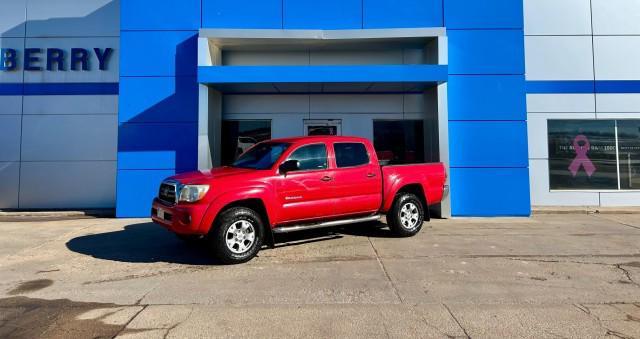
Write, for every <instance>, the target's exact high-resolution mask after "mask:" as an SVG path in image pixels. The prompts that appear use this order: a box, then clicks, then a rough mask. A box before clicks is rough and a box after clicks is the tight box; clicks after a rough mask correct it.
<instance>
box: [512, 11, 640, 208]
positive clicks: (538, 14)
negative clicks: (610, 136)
mask: <svg viewBox="0 0 640 339" xmlns="http://www.w3.org/2000/svg"><path fill="white" fill-rule="evenodd" d="M524 10H525V35H526V36H525V51H526V67H527V69H526V72H527V75H526V77H527V80H529V81H532V80H533V81H540V80H550V81H562V80H589V81H594V80H640V37H639V36H637V35H638V34H640V1H638V0H615V1H612V0H562V1H558V0H524ZM592 18H593V20H592ZM634 35H635V36H634ZM527 112H528V113H527V114H528V129H529V131H528V132H529V133H528V135H529V157H530V159H529V164H530V175H531V181H530V182H531V202H532V205H534V206H536V205H538V206H543V205H565V206H569V205H579V206H622V205H640V192H628V191H614V192H611V191H597V190H595V191H588V192H586V191H583V192H577V191H573V192H568V191H565V192H559V191H553V192H552V191H551V190H550V189H549V160H548V144H547V120H549V119H618V118H632V119H640V94H528V95H527Z"/></svg>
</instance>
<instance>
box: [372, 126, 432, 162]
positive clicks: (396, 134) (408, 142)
mask: <svg viewBox="0 0 640 339" xmlns="http://www.w3.org/2000/svg"><path fill="white" fill-rule="evenodd" d="M373 144H374V147H375V149H376V153H377V155H378V159H379V160H380V161H381V163H383V164H384V163H389V164H411V163H420V162H424V128H423V122H422V120H377V121H374V122H373Z"/></svg>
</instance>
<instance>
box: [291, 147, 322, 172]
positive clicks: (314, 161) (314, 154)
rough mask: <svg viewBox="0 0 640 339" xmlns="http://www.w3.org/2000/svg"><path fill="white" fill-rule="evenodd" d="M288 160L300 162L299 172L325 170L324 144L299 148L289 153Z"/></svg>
mask: <svg viewBox="0 0 640 339" xmlns="http://www.w3.org/2000/svg"><path fill="white" fill-rule="evenodd" d="M289 160H298V161H299V162H300V169H299V171H309V170H320V169H326V168H327V147H326V146H325V145H324V144H317V145H307V146H303V147H300V148H298V149H297V150H295V151H294V152H293V153H291V155H290V156H289Z"/></svg>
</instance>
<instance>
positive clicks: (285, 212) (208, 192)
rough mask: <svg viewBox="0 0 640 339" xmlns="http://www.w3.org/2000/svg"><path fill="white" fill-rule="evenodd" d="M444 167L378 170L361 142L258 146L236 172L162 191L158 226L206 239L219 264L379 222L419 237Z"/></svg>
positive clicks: (184, 177) (174, 183)
mask: <svg viewBox="0 0 640 339" xmlns="http://www.w3.org/2000/svg"><path fill="white" fill-rule="evenodd" d="M445 183H446V173H445V167H444V165H443V164H442V163H430V164H410V165H390V166H381V165H380V164H379V162H378V157H377V155H376V152H375V150H374V148H373V145H372V144H371V142H370V141H369V140H367V139H364V138H357V137H338V136H313V137H295V138H285V139H274V140H269V141H264V142H260V143H258V144H256V145H254V146H252V147H251V148H249V149H248V150H247V151H246V152H244V153H243V154H242V155H240V157H239V158H238V159H237V160H236V161H235V162H234V163H233V164H232V165H231V166H224V167H219V168H214V169H211V170H206V171H197V172H190V173H184V174H179V175H176V176H173V177H170V178H167V179H166V180H164V181H163V182H162V183H161V184H160V189H159V194H158V197H157V198H155V199H154V201H153V206H152V209H151V217H152V219H153V221H154V222H155V223H158V224H160V225H162V226H164V227H166V228H168V229H169V230H171V231H172V232H174V233H176V234H177V235H178V236H179V237H180V238H182V239H185V240H189V239H196V238H204V239H206V241H207V243H208V244H209V246H210V247H211V249H212V250H213V253H214V255H215V256H216V257H217V258H218V260H220V261H221V262H222V263H226V264H235V263H241V262H245V261H248V260H250V259H251V258H253V257H254V256H256V254H257V253H258V251H259V250H260V248H261V247H262V246H263V244H267V245H271V246H273V244H274V240H273V239H274V237H273V235H274V234H277V233H288V232H294V231H300V230H308V229H314V228H323V227H332V226H339V225H346V224H352V223H357V222H367V221H374V220H378V219H379V218H380V217H381V216H382V215H383V214H385V215H386V220H387V225H388V226H389V228H390V229H391V231H392V232H393V233H394V234H395V235H397V236H399V237H409V236H413V235H415V234H416V233H418V232H419V231H420V229H421V227H422V224H423V222H424V221H428V220H429V207H430V206H432V205H434V204H438V203H440V201H441V200H442V198H443V196H444V195H445V194H446V193H447V192H446V191H447V186H446V185H445Z"/></svg>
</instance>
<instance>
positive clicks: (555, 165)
mask: <svg viewBox="0 0 640 339" xmlns="http://www.w3.org/2000/svg"><path fill="white" fill-rule="evenodd" d="M548 133H549V187H550V188H551V189H618V175H617V159H616V139H615V121H614V120H549V121H548Z"/></svg>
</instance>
